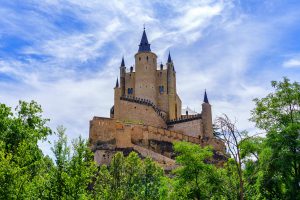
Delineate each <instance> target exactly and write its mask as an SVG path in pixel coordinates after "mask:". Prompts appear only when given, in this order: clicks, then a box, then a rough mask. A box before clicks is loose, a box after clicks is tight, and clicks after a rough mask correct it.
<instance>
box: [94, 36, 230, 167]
mask: <svg viewBox="0 0 300 200" xmlns="http://www.w3.org/2000/svg"><path fill="white" fill-rule="evenodd" d="M181 104H182V103H181V99H180V97H179V95H178V94H177V90H176V71H175V67H174V64H173V61H172V59H171V55H170V53H169V57H168V61H167V63H166V64H165V65H162V64H161V65H159V66H157V56H156V54H155V53H153V52H151V49H150V44H149V43H148V40H147V36H146V32H145V30H144V32H143V36H142V40H141V43H140V45H139V51H138V52H137V53H136V54H135V68H134V67H130V69H129V71H127V69H126V66H125V62H124V58H123V59H122V62H121V66H120V84H119V81H118V80H117V83H116V87H115V88H114V105H113V107H112V108H111V111H110V118H101V117H94V118H93V119H92V120H91V121H90V135H89V137H90V144H91V148H92V150H93V151H94V152H95V160H96V161H97V163H99V164H108V163H109V162H110V160H111V158H112V156H113V155H114V153H115V152H117V151H122V152H123V153H124V154H128V153H129V152H131V151H135V152H137V153H138V154H139V155H140V156H141V157H146V156H150V157H152V158H153V159H154V160H156V161H157V162H158V163H160V164H161V165H162V166H163V167H164V168H165V169H172V168H174V167H175V166H176V165H175V161H174V160H173V159H174V152H173V146H172V143H173V142H174V141H188V142H191V143H195V144H199V145H201V146H206V145H211V146H213V148H214V152H215V156H216V159H215V160H216V161H218V163H220V162H221V160H222V159H223V160H224V156H223V157H222V155H224V153H225V146H224V144H223V143H222V142H221V141H220V140H218V139H216V138H215V137H214V135H213V128H212V112H211V105H210V104H209V102H208V98H207V95H206V92H205V95H204V102H203V103H202V112H201V113H200V114H193V115H189V114H188V113H184V114H183V115H182V113H181ZM220 158H222V159H220Z"/></svg>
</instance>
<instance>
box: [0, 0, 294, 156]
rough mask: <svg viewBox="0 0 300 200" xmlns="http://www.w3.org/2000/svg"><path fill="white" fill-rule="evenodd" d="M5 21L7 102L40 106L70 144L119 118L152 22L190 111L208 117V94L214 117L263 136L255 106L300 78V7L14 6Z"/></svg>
mask: <svg viewBox="0 0 300 200" xmlns="http://www.w3.org/2000/svg"><path fill="white" fill-rule="evenodd" d="M0 16H1V18H0V27H1V28H0V102H1V103H6V104H7V105H9V106H11V107H15V106H16V105H17V103H18V100H26V101H29V100H35V101H37V102H38V103H39V104H41V105H42V107H43V110H44V116H45V117H46V118H50V119H51V122H50V126H51V127H52V128H54V129H55V128H56V127H57V126H58V125H63V126H65V127H66V128H67V134H68V136H69V138H75V137H77V136H79V135H82V136H83V137H85V138H87V137H88V128H89V120H91V119H92V117H93V116H107V117H108V116H109V109H110V107H111V106H112V104H113V87H114V84H115V81H116V77H117V75H118V70H119V66H120V62H121V57H122V56H123V55H124V57H125V63H126V66H128V67H130V66H131V65H133V64H134V54H135V53H136V52H137V50H138V44H139V41H140V38H141V35H142V31H143V24H146V32H147V35H148V39H149V41H150V43H151V49H152V51H153V52H155V53H156V54H157V55H158V62H163V63H165V62H166V60H167V54H168V51H169V50H170V51H171V55H172V59H173V61H174V64H175V68H176V71H177V88H178V93H179V95H180V96H181V99H182V101H183V105H184V106H187V105H188V106H189V107H190V108H192V109H195V110H196V111H200V108H201V103H202V100H203V93H204V89H207V92H208V97H209V100H210V103H211V104H212V105H213V112H214V116H217V115H220V114H222V113H227V114H228V115H229V116H231V117H232V118H236V119H237V121H238V126H239V128H240V129H246V130H249V131H253V130H255V129H254V125H253V124H252V123H250V122H249V121H248V119H249V117H250V110H251V109H252V108H253V106H254V105H253V102H252V99H253V98H255V97H263V96H264V95H266V94H268V93H269V92H271V91H272V88H271V87H270V81H271V80H281V79H282V77H283V76H287V77H289V78H290V79H291V80H292V81H299V80H300V1H299V0H272V1H270V0H202V1H200V0H198V1H181V0H177V1H176V0H175V1H157V0H152V1H145V0H141V1H138V0H134V1H133V0H132V1H131V0H127V1H121V0H119V1H117V0H110V1H103V0H43V1H41V0H10V1H1V3H0ZM43 148H44V149H45V152H46V153H48V152H49V149H47V144H44V145H43Z"/></svg>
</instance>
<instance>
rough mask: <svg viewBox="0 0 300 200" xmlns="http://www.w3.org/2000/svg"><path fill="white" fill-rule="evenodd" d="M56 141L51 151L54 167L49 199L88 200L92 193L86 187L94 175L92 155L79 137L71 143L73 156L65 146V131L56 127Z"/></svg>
mask: <svg viewBox="0 0 300 200" xmlns="http://www.w3.org/2000/svg"><path fill="white" fill-rule="evenodd" d="M57 132H58V140H57V141H56V142H55V144H54V147H53V148H52V151H53V153H54V156H55V167H54V169H53V170H52V173H51V188H49V189H50V190H51V198H53V199H88V198H91V195H92V192H91V190H90V189H89V188H88V186H89V185H90V184H91V183H92V181H93V177H94V176H95V174H96V165H95V162H94V161H93V154H92V152H91V150H90V149H89V148H88V146H87V142H86V141H85V140H83V139H82V138H81V137H79V138H78V139H75V140H74V141H73V142H72V147H73V151H72V152H73V154H72V155H71V153H70V147H69V146H68V145H67V137H66V135H65V129H64V128H63V127H61V126H60V127H58V129H57Z"/></svg>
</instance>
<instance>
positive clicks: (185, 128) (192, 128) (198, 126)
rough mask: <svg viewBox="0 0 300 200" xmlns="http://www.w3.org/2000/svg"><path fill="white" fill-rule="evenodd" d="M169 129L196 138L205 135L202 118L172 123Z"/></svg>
mask: <svg viewBox="0 0 300 200" xmlns="http://www.w3.org/2000/svg"><path fill="white" fill-rule="evenodd" d="M168 129H169V130H172V131H180V132H182V133H183V134H185V135H189V136H192V137H196V138H201V137H202V136H203V125H202V119H194V120H192V121H186V122H180V123H176V124H172V125H171V126H169V128H168Z"/></svg>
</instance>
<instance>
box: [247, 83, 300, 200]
mask: <svg viewBox="0 0 300 200" xmlns="http://www.w3.org/2000/svg"><path fill="white" fill-rule="evenodd" d="M272 86H273V87H274V89H275V92H274V93H270V94H269V95H267V96H266V97H265V98H261V99H255V100H254V101H255V103H256V108H255V109H254V110H252V118H251V120H252V121H254V122H255V123H256V126H257V127H258V128H261V129H263V130H265V131H266V132H267V135H266V141H265V149H264V150H262V152H261V154H262V155H261V157H263V159H260V160H261V161H260V162H261V170H262V172H261V173H260V177H259V183H258V184H259V185H258V187H259V188H260V193H261V194H262V196H264V197H265V198H268V199H281V198H284V199H300V184H299V183H300V153H299V152H300V136H299V134H300V85H299V83H298V82H294V83H291V82H290V80H289V79H287V78H284V79H283V81H282V82H277V81H273V82H272Z"/></svg>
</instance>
